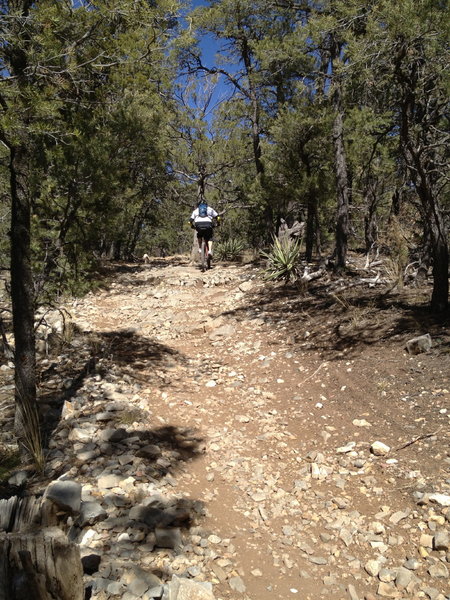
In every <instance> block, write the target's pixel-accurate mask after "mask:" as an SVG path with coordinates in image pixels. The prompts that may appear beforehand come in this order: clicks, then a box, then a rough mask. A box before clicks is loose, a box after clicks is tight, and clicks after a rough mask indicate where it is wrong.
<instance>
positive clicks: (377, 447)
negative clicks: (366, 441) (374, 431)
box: [370, 441, 391, 456]
mask: <svg viewBox="0 0 450 600" xmlns="http://www.w3.org/2000/svg"><path fill="white" fill-rule="evenodd" d="M390 449H391V448H390V446H388V445H387V444H384V443H383V442H379V441H376V442H373V444H372V445H371V446H370V451H371V452H372V454H375V456H385V455H386V454H388V453H389V451H390Z"/></svg>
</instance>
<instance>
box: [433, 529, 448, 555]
mask: <svg viewBox="0 0 450 600" xmlns="http://www.w3.org/2000/svg"><path fill="white" fill-rule="evenodd" d="M449 541H450V540H449V532H448V531H446V530H445V529H441V530H439V531H438V532H437V533H436V534H435V536H434V537H433V548H434V549H435V550H445V551H447V550H448V549H449Z"/></svg>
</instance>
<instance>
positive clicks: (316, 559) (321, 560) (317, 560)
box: [308, 556, 328, 565]
mask: <svg viewBox="0 0 450 600" xmlns="http://www.w3.org/2000/svg"><path fill="white" fill-rule="evenodd" d="M308 560H309V562H312V563H314V564H315V565H327V564H328V561H327V559H326V558H325V557H324V556H308Z"/></svg>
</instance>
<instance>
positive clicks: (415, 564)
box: [403, 558, 420, 571]
mask: <svg viewBox="0 0 450 600" xmlns="http://www.w3.org/2000/svg"><path fill="white" fill-rule="evenodd" d="M403 566H404V567H405V569H409V570H410V571H417V569H418V568H419V567H420V560H417V558H408V560H407V561H405V562H404V563H403Z"/></svg>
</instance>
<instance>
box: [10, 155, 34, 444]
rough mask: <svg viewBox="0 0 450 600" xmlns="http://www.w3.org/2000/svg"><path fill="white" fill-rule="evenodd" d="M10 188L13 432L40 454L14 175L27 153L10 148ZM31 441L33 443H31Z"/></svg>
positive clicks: (30, 315)
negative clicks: (13, 389) (13, 375)
mask: <svg viewBox="0 0 450 600" xmlns="http://www.w3.org/2000/svg"><path fill="white" fill-rule="evenodd" d="M10 156H11V158H10V163H9V171H10V186H11V301H12V312H13V332H14V340H15V399H16V429H17V435H18V437H19V439H20V440H21V441H22V445H23V448H25V449H26V450H27V451H28V453H29V454H31V455H35V451H39V448H38V447H37V446H38V445H39V446H40V435H39V420H38V416H37V406H36V347H35V334H34V312H35V295H34V283H33V274H32V268H31V239H30V228H31V223H30V222H31V209H30V202H29V199H28V198H27V197H26V195H25V193H24V185H23V184H22V182H21V183H20V184H19V182H18V177H17V173H18V171H19V170H20V169H23V168H24V165H25V159H26V153H25V151H23V150H22V151H21V150H18V149H16V148H10ZM33 440H34V441H33Z"/></svg>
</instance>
